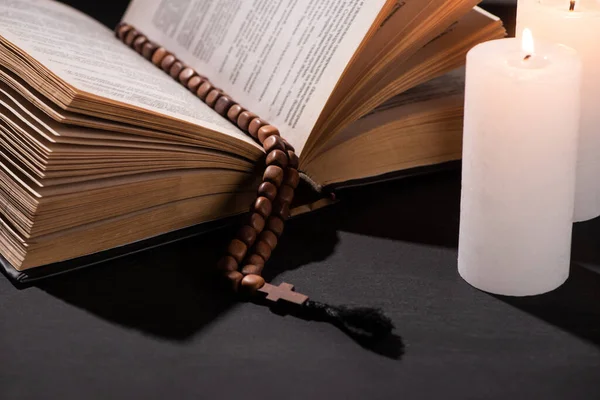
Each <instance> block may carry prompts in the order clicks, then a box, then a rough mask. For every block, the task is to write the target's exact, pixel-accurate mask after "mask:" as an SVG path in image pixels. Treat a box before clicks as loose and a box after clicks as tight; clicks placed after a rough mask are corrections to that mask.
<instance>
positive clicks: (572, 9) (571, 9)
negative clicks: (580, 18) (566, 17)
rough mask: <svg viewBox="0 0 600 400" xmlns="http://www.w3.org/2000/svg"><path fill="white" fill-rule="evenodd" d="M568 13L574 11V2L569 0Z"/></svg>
mask: <svg viewBox="0 0 600 400" xmlns="http://www.w3.org/2000/svg"><path fill="white" fill-rule="evenodd" d="M569 11H575V0H571V5H569Z"/></svg>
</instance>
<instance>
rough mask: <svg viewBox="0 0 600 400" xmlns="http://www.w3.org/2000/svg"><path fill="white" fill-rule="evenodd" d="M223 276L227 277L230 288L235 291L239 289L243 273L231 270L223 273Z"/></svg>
mask: <svg viewBox="0 0 600 400" xmlns="http://www.w3.org/2000/svg"><path fill="white" fill-rule="evenodd" d="M225 277H226V278H227V280H229V284H230V285H231V289H232V290H233V291H234V292H236V293H237V292H238V291H239V289H240V284H241V283H242V279H244V275H243V274H242V273H241V272H239V271H231V272H229V273H228V274H227V275H225Z"/></svg>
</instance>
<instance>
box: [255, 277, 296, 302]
mask: <svg viewBox="0 0 600 400" xmlns="http://www.w3.org/2000/svg"><path fill="white" fill-rule="evenodd" d="M258 291H259V292H261V293H265V294H266V295H267V297H266V299H267V300H269V301H273V302H277V301H278V300H280V299H281V300H285V301H288V302H290V303H294V304H298V305H302V304H304V303H305V302H306V300H308V296H306V295H303V294H301V293H296V292H294V285H291V284H289V283H285V282H284V283H281V284H280V285H279V286H275V285H271V284H270V283H265V285H264V286H263V287H262V288H260V289H258Z"/></svg>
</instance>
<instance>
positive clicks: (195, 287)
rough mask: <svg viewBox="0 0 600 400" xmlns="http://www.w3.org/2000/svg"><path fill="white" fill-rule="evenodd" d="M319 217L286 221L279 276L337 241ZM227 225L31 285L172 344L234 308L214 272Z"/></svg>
mask: <svg viewBox="0 0 600 400" xmlns="http://www.w3.org/2000/svg"><path fill="white" fill-rule="evenodd" d="M318 219H319V216H318V215H309V216H307V217H305V218H303V219H301V220H298V221H293V223H291V224H290V225H291V226H290V227H289V229H288V232H287V235H286V240H285V241H282V243H281V246H280V247H279V248H278V251H277V252H276V253H275V254H274V256H273V258H272V261H271V263H272V264H273V265H278V266H284V267H283V268H282V267H279V268H273V269H271V270H269V273H268V275H267V278H268V279H272V278H274V277H275V276H276V275H277V274H279V273H281V272H283V271H286V270H292V269H296V268H299V267H301V266H302V265H306V264H308V263H310V262H315V261H319V260H323V259H325V258H326V257H327V256H329V255H330V254H331V253H332V251H333V249H334V248H335V245H336V243H337V241H338V236H337V232H336V230H335V228H334V227H333V226H331V225H324V226H319V225H318V224H315V220H318ZM234 233H235V231H234V230H233V229H231V228H227V229H222V230H219V231H217V232H213V233H209V234H206V235H202V236H200V237H195V238H191V239H186V240H184V241H181V242H177V243H172V244H169V245H166V246H163V247H159V248H155V249H152V250H148V251H145V252H141V253H137V254H135V255H132V256H126V257H123V258H120V259H117V260H114V261H111V262H107V263H104V264H101V265H98V266H94V267H91V268H87V269H83V270H79V271H73V272H71V273H68V274H64V275H60V276H57V277H54V278H50V279H48V280H45V281H40V282H39V283H37V284H36V285H35V286H36V287H38V288H39V289H41V290H43V291H45V292H47V293H49V294H51V295H52V296H54V297H56V298H59V299H61V300H63V301H66V302H67V303H69V304H72V305H74V306H76V307H79V308H82V309H84V310H87V311H88V312H90V313H93V314H94V315H97V316H99V317H100V318H103V319H106V320H108V321H111V322H114V323H117V324H120V325H123V326H126V327H130V328H134V329H138V330H140V331H143V332H146V333H148V334H151V335H155V336H159V337H162V338H165V339H169V340H177V341H182V340H187V339H190V338H191V337H192V336H193V335H195V334H197V333H198V332H199V331H201V330H202V329H203V328H204V327H206V326H208V325H209V324H210V323H211V322H212V321H214V320H215V319H216V318H217V317H218V316H219V315H221V314H222V313H224V312H226V311H227V310H229V309H230V308H231V307H234V306H235V305H236V304H238V303H237V301H235V299H232V296H231V294H230V292H229V291H228V290H223V288H222V287H220V285H219V284H217V282H216V279H215V276H214V275H213V274H212V271H213V268H214V265H216V262H217V257H218V256H219V255H220V254H222V252H223V250H224V244H226V243H228V241H229V240H230V239H231V237H232V236H233V234H234Z"/></svg>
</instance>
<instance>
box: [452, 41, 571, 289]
mask: <svg viewBox="0 0 600 400" xmlns="http://www.w3.org/2000/svg"><path fill="white" fill-rule="evenodd" d="M530 40H531V41H530V42H527V41H525V40H524V43H523V47H522V44H521V41H520V40H517V39H514V38H512V39H502V40H495V41H491V42H487V43H483V44H480V45H478V46H476V47H475V48H473V49H472V50H471V51H470V52H469V53H468V55H467V80H466V89H465V90H466V92H465V96H466V99H465V125H464V148H463V172H462V174H463V176H462V201H461V218H460V239H459V252H458V271H459V273H460V275H461V276H462V277H463V278H464V279H465V280H466V281H467V282H469V283H470V284H471V285H473V286H475V287H476V288H479V289H482V290H485V291H487V292H491V293H497V294H503V295H512V296H526V295H535V294H540V293H544V292H547V291H550V290H553V289H555V288H556V287H558V286H560V285H561V284H562V283H563V282H564V281H565V280H566V279H567V277H568V275H569V260H570V249H571V229H572V216H573V203H574V192H575V168H576V155H577V132H578V128H579V126H578V125H579V124H578V122H579V98H580V79H581V63H580V61H579V57H578V55H577V53H576V52H575V51H574V50H572V49H570V48H568V47H566V46H562V45H557V44H548V43H536V47H537V49H536V51H535V52H534V51H533V50H534V49H533V44H532V43H533V39H531V38H530Z"/></svg>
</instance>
